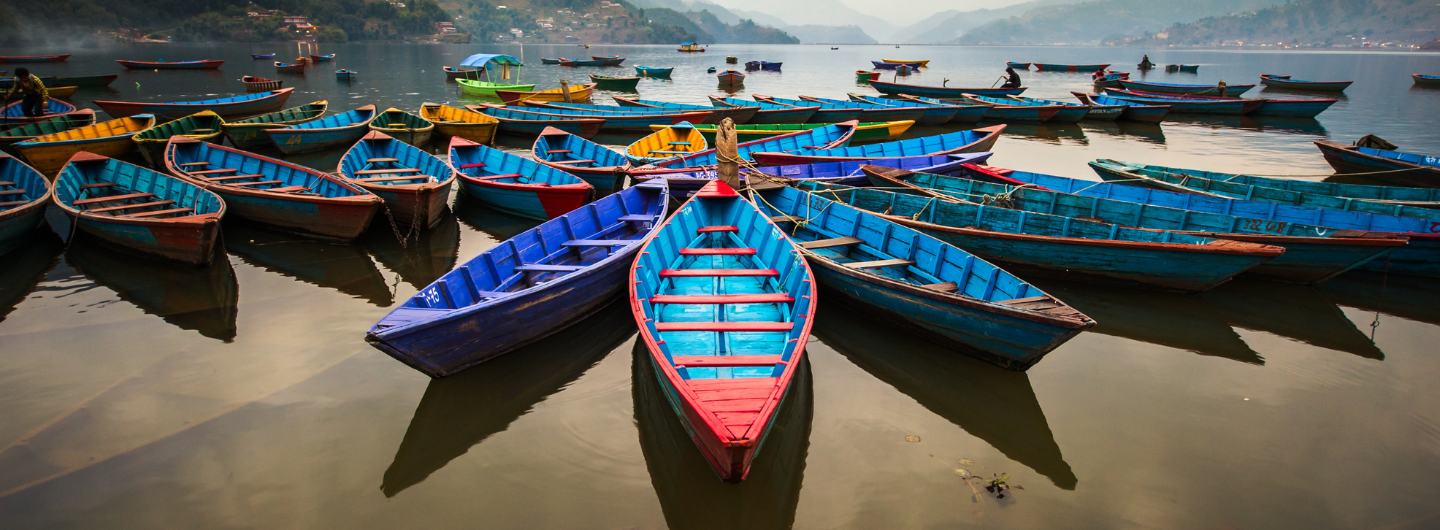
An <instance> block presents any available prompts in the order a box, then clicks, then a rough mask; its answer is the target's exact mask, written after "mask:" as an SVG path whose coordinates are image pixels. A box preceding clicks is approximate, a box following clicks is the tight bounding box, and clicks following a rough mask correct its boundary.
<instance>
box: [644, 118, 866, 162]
mask: <svg viewBox="0 0 1440 530" xmlns="http://www.w3.org/2000/svg"><path fill="white" fill-rule="evenodd" d="M859 125H860V123H859V122H856V121H847V122H845V123H837V124H835V125H828V126H825V127H819V128H815V129H808V130H804V131H799V132H796V133H792V134H784V135H780V136H771V137H769V138H762V139H759V140H752V141H749V142H743V143H740V144H738V145H736V146H735V149H736V155H737V156H739V157H740V158H748V157H749V156H750V154H751V153H753V152H756V151H771V152H776V151H778V152H788V151H796V150H801V149H813V148H830V147H844V146H846V145H849V144H850V137H851V136H854V134H855V128H856V127H858V126H859ZM715 164H716V158H715V150H714V149H707V150H704V151H701V152H699V153H695V154H693V155H685V156H682V157H679V158H671V159H668V160H662V161H660V162H656V163H654V164H650V165H647V166H645V167H640V168H635V169H632V170H631V171H630V174H631V176H636V175H644V174H649V173H675V172H678V171H694V170H695V169H696V168H705V167H708V166H713V165H715Z"/></svg>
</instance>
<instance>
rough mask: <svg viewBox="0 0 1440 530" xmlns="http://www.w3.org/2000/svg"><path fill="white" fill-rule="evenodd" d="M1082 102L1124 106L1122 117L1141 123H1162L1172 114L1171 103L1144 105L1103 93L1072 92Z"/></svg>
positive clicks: (1098, 105) (1097, 105) (1096, 104)
mask: <svg viewBox="0 0 1440 530" xmlns="http://www.w3.org/2000/svg"><path fill="white" fill-rule="evenodd" d="M1071 94H1073V95H1075V98H1076V99H1079V100H1080V102H1081V103H1086V104H1090V105H1093V106H1096V107H1124V109H1123V111H1122V112H1121V113H1120V119H1123V120H1125V121H1138V122H1141V123H1160V122H1161V121H1164V120H1165V116H1166V115H1167V114H1170V105H1144V104H1140V103H1134V102H1130V101H1121V100H1118V99H1115V98H1112V97H1110V96H1106V95H1102V94H1086V93H1084V92H1071Z"/></svg>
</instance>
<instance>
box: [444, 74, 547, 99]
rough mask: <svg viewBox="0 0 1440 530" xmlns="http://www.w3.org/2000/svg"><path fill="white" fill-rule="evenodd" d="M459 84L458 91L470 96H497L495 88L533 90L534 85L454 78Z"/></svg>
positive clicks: (518, 90)
mask: <svg viewBox="0 0 1440 530" xmlns="http://www.w3.org/2000/svg"><path fill="white" fill-rule="evenodd" d="M455 82H456V83H458V84H459V85H460V91H461V92H464V93H466V94H469V95H472V96H485V97H490V98H499V97H500V96H497V95H495V91H496V90H514V91H516V92H529V91H531V90H535V85H533V84H530V85H507V84H504V83H491V82H489V81H476V80H474V79H456V80H455Z"/></svg>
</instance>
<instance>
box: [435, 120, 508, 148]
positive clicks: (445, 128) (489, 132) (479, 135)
mask: <svg viewBox="0 0 1440 530" xmlns="http://www.w3.org/2000/svg"><path fill="white" fill-rule="evenodd" d="M498 130H500V124H499V123H436V124H435V133H436V134H439V135H441V136H446V137H450V138H454V137H457V136H458V137H460V138H464V139H466V140H470V141H472V142H475V143H477V144H488V143H490V142H492V141H494V140H495V132H496V131H498Z"/></svg>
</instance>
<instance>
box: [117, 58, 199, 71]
mask: <svg viewBox="0 0 1440 530" xmlns="http://www.w3.org/2000/svg"><path fill="white" fill-rule="evenodd" d="M115 62H117V63H120V66H124V67H125V68H128V69H131V70H214V69H216V68H219V67H220V65H222V64H225V61H224V60H223V59H210V60H202V61H179V62H173V63H171V62H165V61H125V60H121V59H116V60H115Z"/></svg>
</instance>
